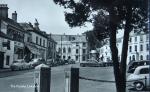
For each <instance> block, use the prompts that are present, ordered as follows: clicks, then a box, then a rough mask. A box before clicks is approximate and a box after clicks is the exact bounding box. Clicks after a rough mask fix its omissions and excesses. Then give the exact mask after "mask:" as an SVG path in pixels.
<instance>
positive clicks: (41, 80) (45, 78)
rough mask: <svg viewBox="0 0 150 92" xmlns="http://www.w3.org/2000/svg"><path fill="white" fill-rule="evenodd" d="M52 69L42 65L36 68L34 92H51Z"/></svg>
mask: <svg viewBox="0 0 150 92" xmlns="http://www.w3.org/2000/svg"><path fill="white" fill-rule="evenodd" d="M50 79H51V68H49V66H47V65H45V64H41V65H39V66H37V67H36V68H35V76H34V85H35V89H34V92H50Z"/></svg>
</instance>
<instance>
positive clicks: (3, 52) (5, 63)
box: [0, 31, 14, 68]
mask: <svg viewBox="0 0 150 92" xmlns="http://www.w3.org/2000/svg"><path fill="white" fill-rule="evenodd" d="M13 55H14V41H13V40H12V39H11V38H10V37H8V36H7V35H6V34H4V33H2V32H1V31H0V68H9V67H10V64H12V62H13V59H14V58H13Z"/></svg>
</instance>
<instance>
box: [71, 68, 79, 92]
mask: <svg viewBox="0 0 150 92" xmlns="http://www.w3.org/2000/svg"><path fill="white" fill-rule="evenodd" d="M70 92H79V68H71V79H70Z"/></svg>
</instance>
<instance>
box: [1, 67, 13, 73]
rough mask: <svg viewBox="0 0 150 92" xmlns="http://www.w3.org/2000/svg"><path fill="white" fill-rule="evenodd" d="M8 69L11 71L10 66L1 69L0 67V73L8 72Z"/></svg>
mask: <svg viewBox="0 0 150 92" xmlns="http://www.w3.org/2000/svg"><path fill="white" fill-rule="evenodd" d="M9 71H11V69H10V68H3V69H0V73H3V72H9Z"/></svg>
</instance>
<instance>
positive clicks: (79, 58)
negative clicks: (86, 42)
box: [76, 45, 80, 63]
mask: <svg viewBox="0 0 150 92" xmlns="http://www.w3.org/2000/svg"><path fill="white" fill-rule="evenodd" d="M76 46H77V47H79V63H80V45H76Z"/></svg>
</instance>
